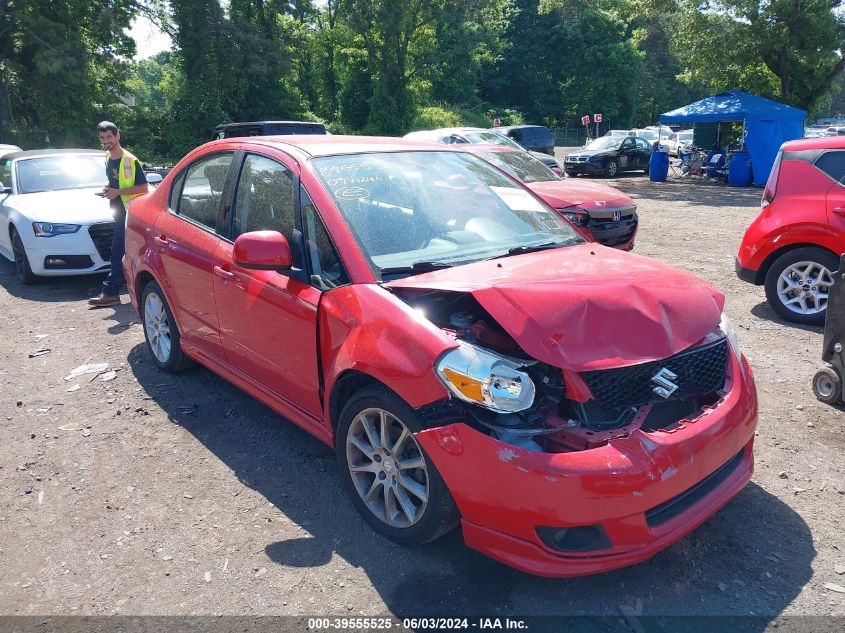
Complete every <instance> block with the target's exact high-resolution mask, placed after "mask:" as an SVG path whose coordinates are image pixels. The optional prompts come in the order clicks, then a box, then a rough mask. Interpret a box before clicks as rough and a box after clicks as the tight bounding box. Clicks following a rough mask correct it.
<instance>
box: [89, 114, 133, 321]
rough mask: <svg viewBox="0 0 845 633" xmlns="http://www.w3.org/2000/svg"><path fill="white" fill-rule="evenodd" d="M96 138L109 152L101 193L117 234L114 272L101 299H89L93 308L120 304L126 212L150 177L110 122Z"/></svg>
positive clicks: (100, 128) (99, 127)
mask: <svg viewBox="0 0 845 633" xmlns="http://www.w3.org/2000/svg"><path fill="white" fill-rule="evenodd" d="M97 135H98V136H99V137H100V143H101V144H102V145H103V148H105V150H106V152H108V153H107V154H106V177H107V178H108V181H109V184H108V185H106V186H105V187H103V193H102V194H99V195H102V196H103V197H105V198H108V199H109V200H111V208H112V212H113V213H114V234H113V235H112V240H111V272H109V276H108V277H106V280H105V281H104V282H103V290H102V292H101V293H100V294H99V296H97V297H94V298H93V299H89V300H88V303H89V304H90V305H91V306H92V307H94V308H104V307H106V306H113V305H117V304H119V303H120V289H121V287H122V286H123V284H124V283H125V282H126V279H125V278H124V276H123V253H124V251H125V250H126V244H125V242H124V237H125V233H126V209H127V208H128V206H129V203H130V202H131V201H132V200H133V199H134V198H137V197H138V196H140V195H142V194H145V193H147V177H146V176H145V175H144V170H143V168H142V166H141V161H139V160H138V159H137V158H135V157H134V156H133V155H132V154H130V153H129V152H127V151H126V150H125V149H123V148H122V147H121V146H120V130H118V129H117V126H116V125H115V124H114V123H112V122H111V121H102V122H100V123H99V125H97Z"/></svg>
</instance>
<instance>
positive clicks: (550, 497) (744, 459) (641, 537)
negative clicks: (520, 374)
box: [417, 357, 757, 577]
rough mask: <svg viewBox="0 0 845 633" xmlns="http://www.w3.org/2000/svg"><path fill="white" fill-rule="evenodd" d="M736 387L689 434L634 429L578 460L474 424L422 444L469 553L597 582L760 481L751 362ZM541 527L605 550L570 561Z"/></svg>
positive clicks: (735, 378) (733, 364)
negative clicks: (569, 531) (594, 577)
mask: <svg viewBox="0 0 845 633" xmlns="http://www.w3.org/2000/svg"><path fill="white" fill-rule="evenodd" d="M728 384H729V391H728V393H727V395H726V396H725V397H724V398H723V399H722V400H721V401H720V402H719V403H718V404H717V405H715V406H714V407H713V408H711V409H709V410H707V411H706V412H705V413H704V414H703V415H702V416H701V417H699V418H697V419H696V420H694V421H692V422H687V423H684V425H683V426H682V427H681V428H678V429H676V430H673V431H658V432H650V433H646V432H642V431H635V432H633V433H632V434H631V435H630V436H628V437H624V438H619V439H615V440H611V441H610V442H609V443H608V444H607V445H605V446H602V447H599V448H595V449H590V450H585V451H580V452H571V453H554V454H553V453H542V452H532V451H526V450H523V449H520V448H517V447H514V446H510V445H508V444H505V443H503V442H500V441H498V440H496V439H494V438H491V437H489V436H487V435H484V434H483V433H480V432H478V431H475V430H474V429H472V428H470V427H469V426H467V425H464V424H452V425H449V426H447V427H442V428H438V429H432V430H429V431H423V432H421V433H419V434H417V439H418V441H419V442H420V444H421V445H422V447H423V448H424V450H425V451H426V453H427V454H428V455H429V457H430V458H431V459H432V461H433V462H434V464H435V465H436V467H437V469H438V471H439V472H440V474H441V475H442V476H443V479H444V480H445V482H446V484H447V486H448V487H449V489H450V491H451V493H452V496H453V497H454V499H455V502H456V503H457V505H458V508H459V509H460V512H461V517H462V524H463V531H464V539H465V541H466V543H467V545H468V546H470V547H472V548H474V549H476V550H479V551H481V552H483V553H485V554H487V555H488V556H490V557H492V558H495V559H497V560H499V561H501V562H503V563H505V564H507V565H510V566H512V567H515V568H517V569H520V570H522V571H525V572H528V573H531V574H537V575H541V576H553V577H565V576H578V575H583V574H594V573H598V572H604V571H609V570H611V569H616V568H619V567H624V566H626V565H631V564H633V563H637V562H640V561H643V560H646V559H647V558H650V557H651V556H653V555H654V554H655V553H657V552H658V551H660V550H661V549H663V548H665V547H668V546H669V545H671V544H672V543H674V542H675V541H677V540H678V539H680V538H682V537H683V536H685V535H686V534H688V533H689V532H691V531H692V530H694V529H695V528H696V527H698V526H699V525H701V523H703V522H704V521H706V520H707V519H708V518H709V517H710V516H712V515H713V514H714V513H715V512H716V511H717V510H719V509H720V508H721V507H722V506H724V505H725V504H726V503H727V502H728V501H730V499H731V498H732V497H733V496H734V495H736V494H737V493H738V492H739V491H740V489H742V487H743V486H744V485H745V484H746V483H747V482H748V480H749V479H750V478H751V473H752V470H753V456H752V445H753V440H754V429H755V426H756V423H757V395H756V389H755V386H754V378H753V376H752V374H751V369H750V367H749V366H748V364H747V362H746V361H745V359H744V358H743V359H742V360H741V361H737V359H736V358H733V357H732V358H731V361H730V371H729V378H728ZM541 526H542V527H547V528H552V529H562V528H582V529H592V530H596V531H598V532H602V531H603V533H604V535H605V536H606V539H604V541H605V545H604V546H601V547H598V548H594V549H591V551H560V550H559V549H556V548H555V547H552V546H551V545H549V544H548V543H547V542H546V541H544V540H543V539H542V538H540V535H539V534H538V531H537V528H538V527H541ZM546 534H548V531H546ZM546 540H548V538H547V539H546ZM600 540H601V539H600Z"/></svg>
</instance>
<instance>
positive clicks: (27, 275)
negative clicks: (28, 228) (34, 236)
mask: <svg viewBox="0 0 845 633" xmlns="http://www.w3.org/2000/svg"><path fill="white" fill-rule="evenodd" d="M9 237H10V239H11V241H12V254H13V255H14V257H15V271H16V272H17V274H18V279H19V280H20V282H21V283H22V284H23V285H24V286H31V285H32V284H35V283H38V280H39V277H38V275H36V274H34V273H33V272H32V266H30V265H29V257H27V254H26V248H25V247H24V245H23V240H22V239H21V236H20V235H19V234H18V230H17V229H16V228H15V227H14V226H13V227H12V228H11V229H10V230H9Z"/></svg>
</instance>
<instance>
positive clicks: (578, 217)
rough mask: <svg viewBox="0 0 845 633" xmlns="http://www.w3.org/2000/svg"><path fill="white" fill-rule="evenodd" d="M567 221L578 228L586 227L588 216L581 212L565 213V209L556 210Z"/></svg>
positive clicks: (588, 221) (588, 220)
mask: <svg viewBox="0 0 845 633" xmlns="http://www.w3.org/2000/svg"><path fill="white" fill-rule="evenodd" d="M558 211H559V212H560V213H562V214H563V217H565V218H566V219H567V220H569V221H570V222H572V223H573V224H577V225H578V226H587V225H588V224H589V223H590V214H589V213H585V212H583V211H567V210H566V209H558Z"/></svg>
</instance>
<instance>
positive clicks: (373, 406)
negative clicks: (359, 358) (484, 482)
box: [335, 385, 460, 545]
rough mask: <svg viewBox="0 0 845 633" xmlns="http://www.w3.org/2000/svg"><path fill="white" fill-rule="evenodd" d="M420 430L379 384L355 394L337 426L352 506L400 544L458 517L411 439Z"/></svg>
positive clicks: (427, 536) (424, 538) (439, 531)
mask: <svg viewBox="0 0 845 633" xmlns="http://www.w3.org/2000/svg"><path fill="white" fill-rule="evenodd" d="M424 428H425V425H424V423H423V420H422V418H421V417H420V416H419V415H418V414H417V413H416V411H414V410H413V409H412V408H411V407H410V406H408V404H407V403H406V402H405V401H403V400H402V399H401V398H399V397H398V396H397V395H396V394H394V393H393V392H391V391H390V390H388V389H386V388H385V387H383V386H380V385H372V386H369V387H365V388H363V389H361V390H360V391H358V392H357V393H356V394H355V395H353V396H352V397H351V398H350V399H349V400H348V401H347V403H346V405H345V406H344V407H343V410H342V411H341V413H340V418H339V421H338V425H337V434H336V436H335V448H336V450H337V461H338V465H339V466H340V476H341V479H343V482H344V484H345V487H346V489H347V492H348V493H349V495H350V497H351V498H352V502H353V504H354V505H355V507H356V509H357V510H358V512H360V513H361V516H363V517H364V520H365V521H366V522H367V523H368V524H369V525H370V527H372V528H373V530H375V531H376V532H378V533H379V534H381V535H382V536H386V537H387V538H389V539H390V540H392V541H395V542H397V543H400V544H402V545H422V544H423V543H428V542H430V541H433V540H435V539H436V538H439V537H440V536H442V535H444V534H445V533H446V532H448V531H449V530H451V529H452V528H453V527H455V525H457V523H458V521H459V518H460V516H459V514H458V509H457V507H456V506H455V502H454V500H453V499H452V495H451V493H450V492H449V489H448V488H447V487H446V483H445V482H444V481H443V478H442V477H441V476H440V473H438V472H437V469H436V468H435V466H434V464H433V463H432V461H431V459H430V458H429V457H428V456H427V455H426V454H425V453H424V452H423V450H422V447H420V445H419V444H418V443H417V440H416V438H415V437H414V434H415V433H417V432H418V431H421V430H423V429H424Z"/></svg>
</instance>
